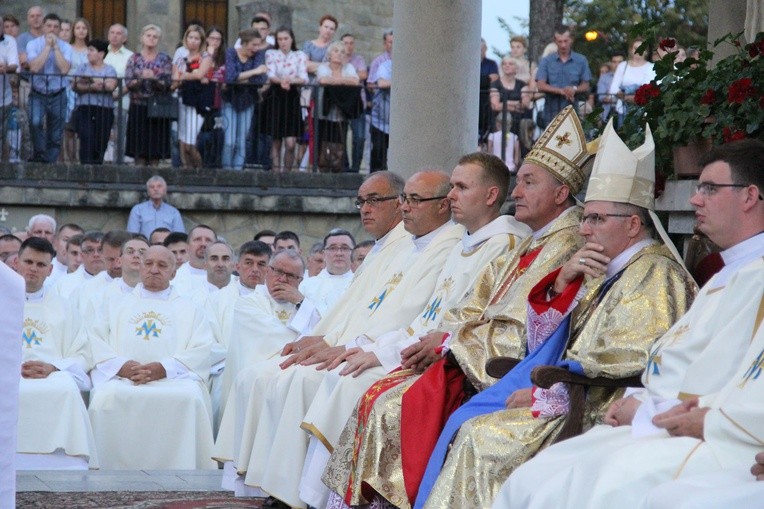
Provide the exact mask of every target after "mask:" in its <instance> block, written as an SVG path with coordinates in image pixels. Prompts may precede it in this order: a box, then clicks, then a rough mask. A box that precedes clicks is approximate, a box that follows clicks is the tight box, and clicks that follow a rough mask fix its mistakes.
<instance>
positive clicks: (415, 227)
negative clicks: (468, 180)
mask: <svg viewBox="0 0 764 509" xmlns="http://www.w3.org/2000/svg"><path fill="white" fill-rule="evenodd" d="M449 190H450V177H449V176H448V174H446V173H444V172H442V171H440V170H423V171H420V172H417V173H415V174H414V175H412V176H411V177H410V178H409V179H408V180H407V181H406V185H405V186H404V187H403V194H404V196H405V197H406V199H405V200H404V202H403V203H402V204H401V206H400V208H401V213H402V215H403V226H404V227H405V228H406V231H408V232H409V233H411V234H412V235H414V236H416V237H421V236H423V235H427V234H428V233H430V232H432V231H434V230H436V229H438V228H440V227H441V226H443V225H444V224H445V223H446V222H447V221H448V220H449V219H450V218H451V206H450V204H449V201H448V198H447V195H448V192H449Z"/></svg>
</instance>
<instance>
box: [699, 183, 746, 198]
mask: <svg viewBox="0 0 764 509" xmlns="http://www.w3.org/2000/svg"><path fill="white" fill-rule="evenodd" d="M749 185H750V184H715V183H713V182H701V183H699V184H698V185H697V186H695V192H696V193H699V194H702V195H703V196H713V195H714V194H716V192H717V191H718V190H719V188H721V187H741V188H742V187H748V186H749Z"/></svg>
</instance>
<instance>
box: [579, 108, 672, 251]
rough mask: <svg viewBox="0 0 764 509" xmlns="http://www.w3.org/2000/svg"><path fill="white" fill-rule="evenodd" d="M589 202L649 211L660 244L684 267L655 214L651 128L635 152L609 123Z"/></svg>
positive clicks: (596, 163)
mask: <svg viewBox="0 0 764 509" xmlns="http://www.w3.org/2000/svg"><path fill="white" fill-rule="evenodd" d="M590 201H609V202H615V203H629V204H631V205H636V206H637V207H642V208H644V209H647V212H648V215H649V216H650V219H652V221H653V226H654V227H655V230H656V231H657V232H658V235H659V236H660V237H661V240H663V242H664V244H666V247H668V248H669V250H670V251H671V253H672V254H673V255H674V258H675V259H676V260H677V262H679V264H680V265H682V266H684V261H683V260H682V257H681V256H679V252H678V251H677V249H676V246H674V243H673V242H671V239H670V238H669V236H668V233H666V230H665V229H664V228H663V225H662V224H661V221H660V219H659V218H658V216H657V215H656V214H655V143H654V142H653V134H652V132H651V131H650V125H649V124H646V125H645V142H644V143H643V144H642V145H641V146H639V147H638V148H636V149H634V150H633V151H632V150H629V147H627V146H626V144H625V143H624V142H623V141H622V140H621V138H620V137H619V136H618V133H616V132H615V129H614V128H613V119H612V118H611V119H610V121H609V122H608V124H607V127H605V132H603V133H602V136H601V137H600V144H599V149H598V150H597V156H596V157H595V158H594V167H593V168H592V174H591V176H590V177H589V187H588V188H587V190H586V198H584V202H590Z"/></svg>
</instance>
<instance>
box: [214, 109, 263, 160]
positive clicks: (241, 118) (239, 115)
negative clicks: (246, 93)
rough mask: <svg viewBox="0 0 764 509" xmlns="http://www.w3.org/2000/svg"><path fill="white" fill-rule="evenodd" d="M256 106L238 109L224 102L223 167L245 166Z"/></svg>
mask: <svg viewBox="0 0 764 509" xmlns="http://www.w3.org/2000/svg"><path fill="white" fill-rule="evenodd" d="M254 110H255V107H254V106H250V107H249V108H247V109H245V110H242V111H236V109H234V107H233V105H232V104H231V103H229V102H225V101H224V102H223V109H222V112H221V113H222V116H223V130H224V131H225V140H224V141H223V161H222V162H223V168H232V169H235V170H240V169H242V168H243V167H244V156H245V154H246V147H247V135H248V134H249V129H250V126H251V125H252V115H253V113H254Z"/></svg>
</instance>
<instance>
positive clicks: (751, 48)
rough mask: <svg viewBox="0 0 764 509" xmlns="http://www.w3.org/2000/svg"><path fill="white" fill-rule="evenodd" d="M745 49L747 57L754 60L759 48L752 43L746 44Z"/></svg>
mask: <svg viewBox="0 0 764 509" xmlns="http://www.w3.org/2000/svg"><path fill="white" fill-rule="evenodd" d="M745 49H746V50H748V56H749V57H751V58H756V55H758V54H759V47H758V45H756V44H754V43H751V44H746V45H745Z"/></svg>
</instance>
